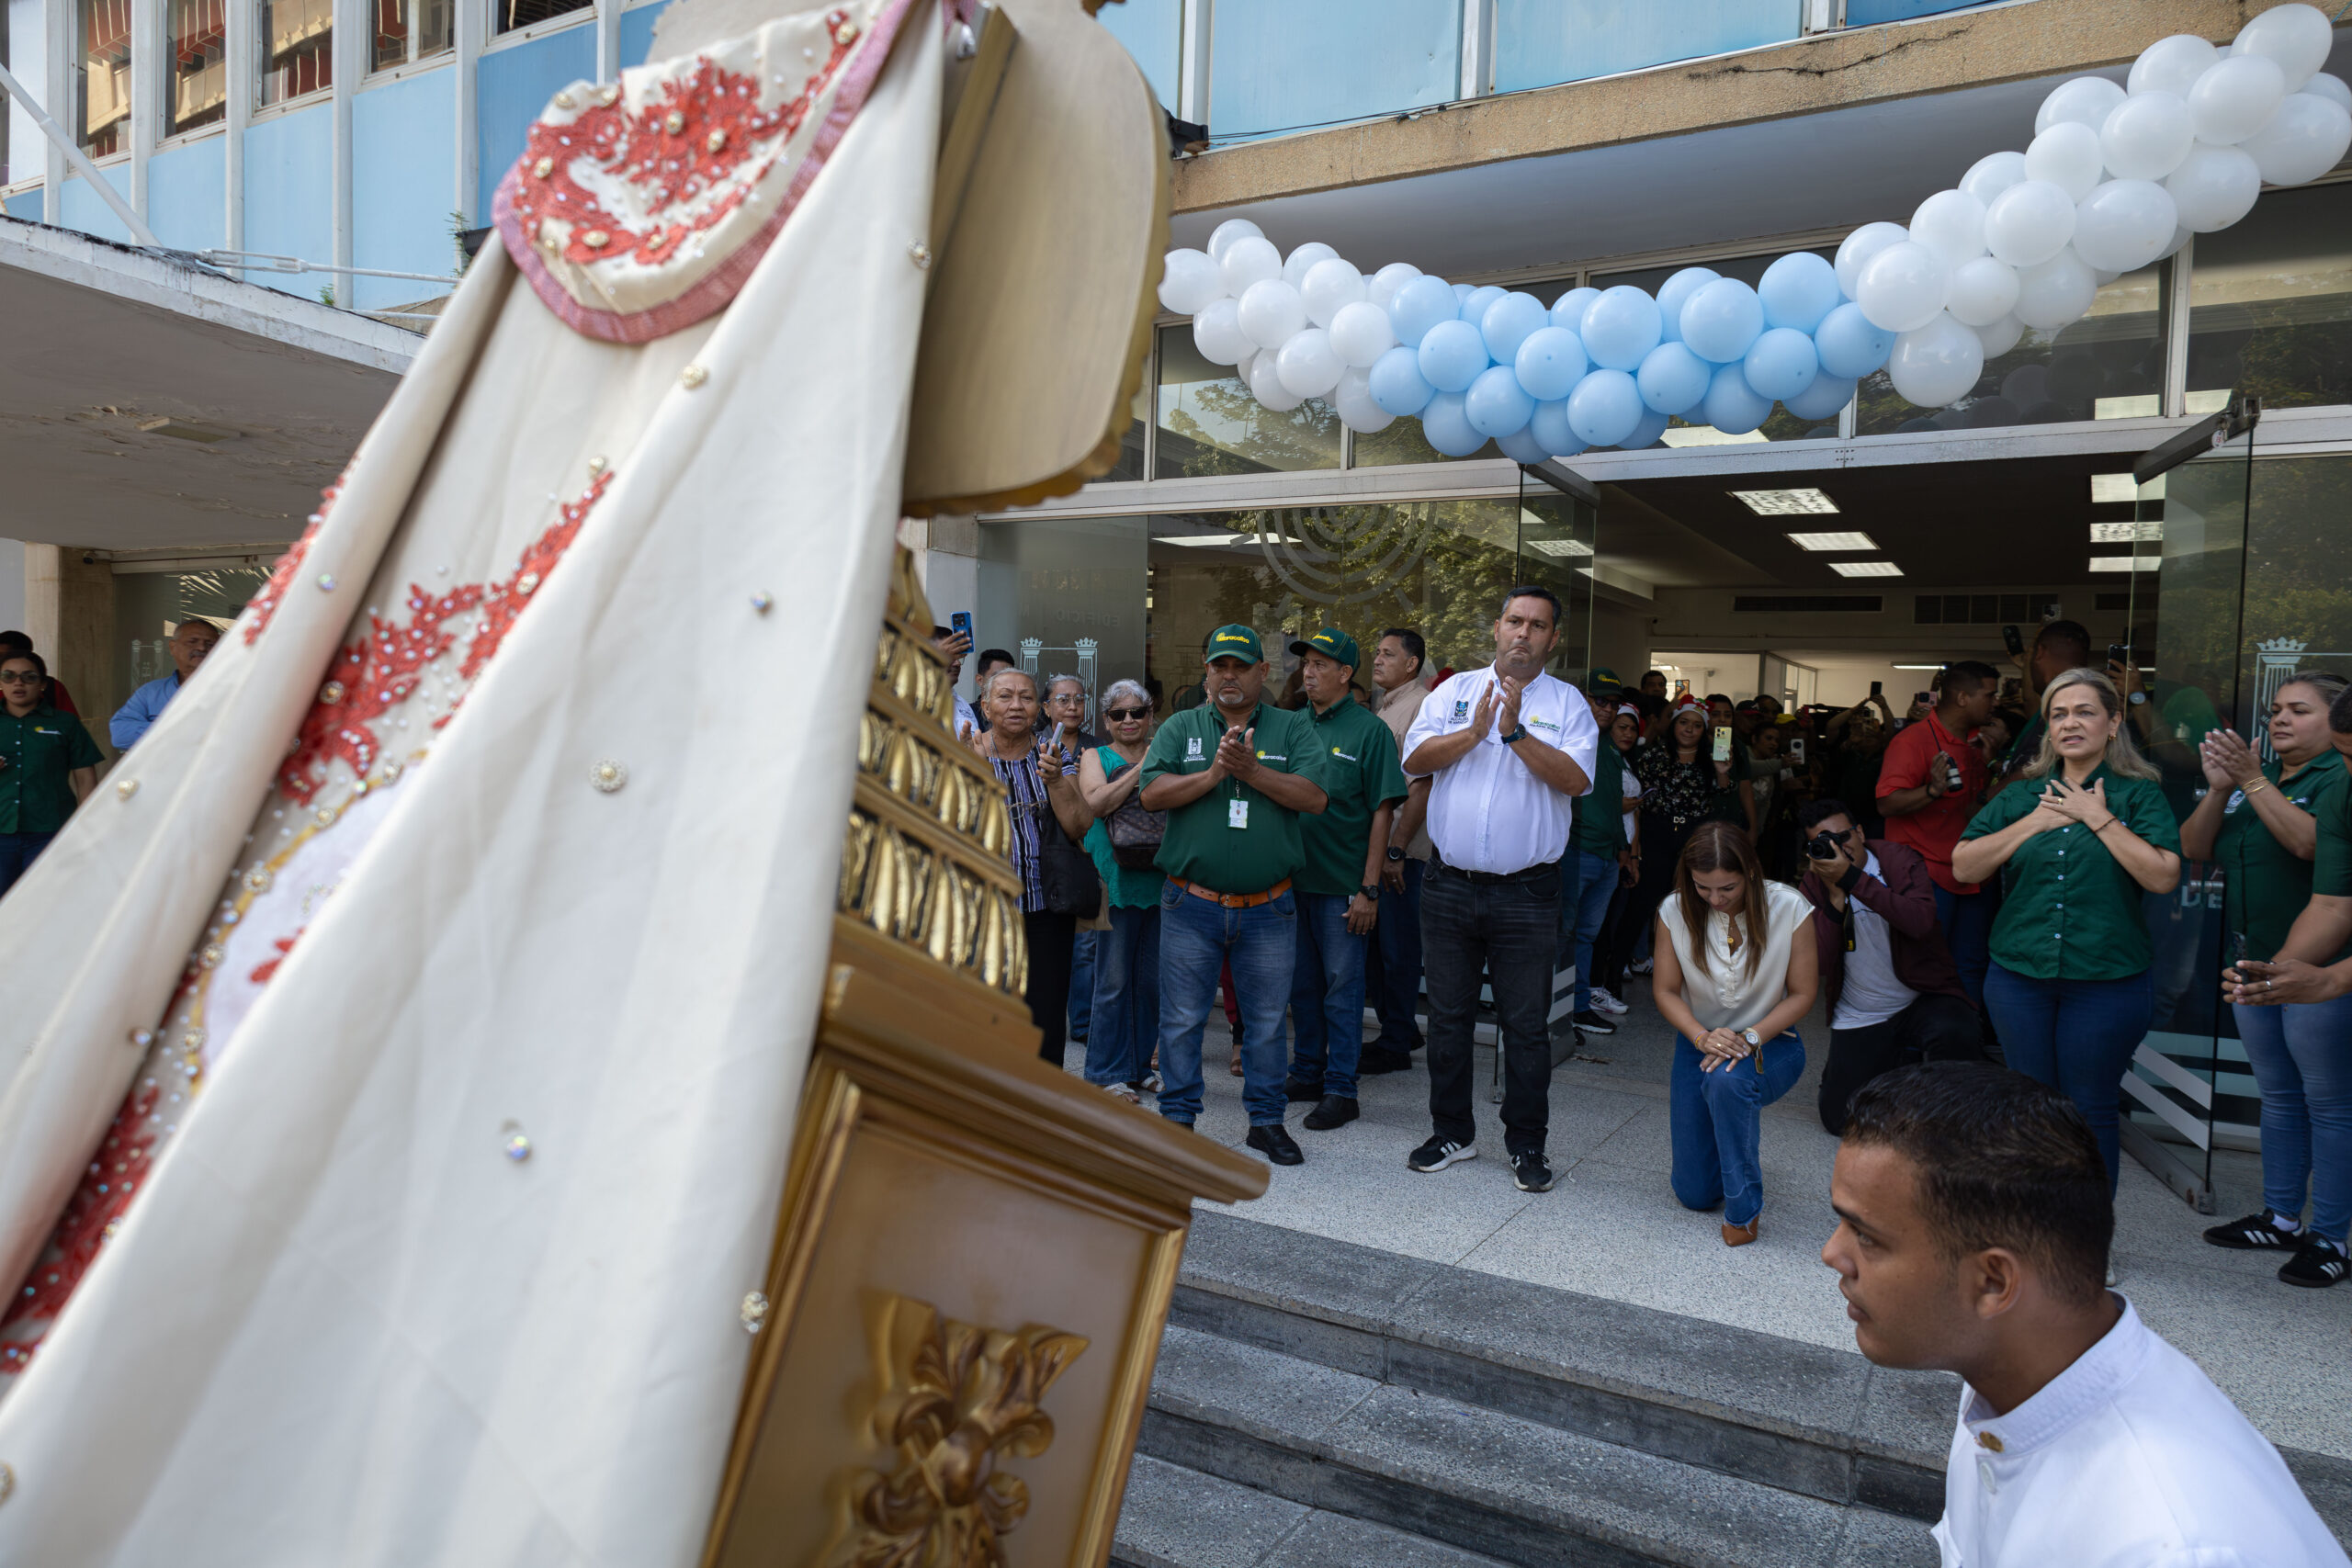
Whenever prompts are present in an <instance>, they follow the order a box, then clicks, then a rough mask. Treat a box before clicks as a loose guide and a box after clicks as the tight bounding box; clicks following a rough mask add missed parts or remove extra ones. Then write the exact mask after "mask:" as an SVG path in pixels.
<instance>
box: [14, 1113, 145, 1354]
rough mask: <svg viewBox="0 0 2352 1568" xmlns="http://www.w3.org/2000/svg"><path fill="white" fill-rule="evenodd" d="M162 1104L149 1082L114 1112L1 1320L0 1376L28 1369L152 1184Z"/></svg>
mask: <svg viewBox="0 0 2352 1568" xmlns="http://www.w3.org/2000/svg"><path fill="white" fill-rule="evenodd" d="M162 1100H163V1090H162V1089H159V1088H157V1087H156V1086H155V1083H154V1082H153V1081H150V1082H147V1083H145V1084H142V1086H141V1087H140V1088H139V1089H135V1090H133V1091H132V1093H131V1095H130V1098H129V1099H128V1100H124V1101H123V1103H122V1109H121V1110H120V1111H118V1112H116V1114H115V1119H114V1124H113V1125H112V1126H111V1127H108V1128H107V1135H106V1138H105V1141H103V1142H102V1143H100V1144H99V1145H98V1152H97V1153H96V1155H95V1156H92V1157H91V1160H90V1167H89V1168H88V1169H87V1170H85V1171H84V1172H83V1173H82V1180H81V1184H80V1185H79V1186H77V1187H76V1188H75V1189H74V1196H73V1198H72V1199H71V1200H69V1201H67V1203H66V1205H65V1213H64V1215H63V1216H62V1218H61V1219H59V1221H58V1222H57V1229H56V1231H55V1232H54V1233H52V1234H51V1236H50V1238H49V1245H48V1246H47V1247H44V1248H42V1249H41V1254H40V1258H37V1259H36V1260H35V1261H34V1263H33V1267H32V1271H31V1272H30V1273H29V1274H28V1275H26V1276H25V1280H24V1283H23V1288H22V1289H20V1290H18V1291H17V1294H16V1298H15V1299H14V1300H13V1301H11V1302H10V1303H8V1314H7V1315H6V1317H5V1318H0V1376H6V1375H7V1374H8V1373H11V1372H21V1371H24V1370H25V1368H26V1367H28V1366H29V1365H31V1363H32V1359H33V1352H34V1350H35V1349H37V1348H39V1347H40V1341H41V1339H42V1337H43V1336H44V1335H46V1333H47V1332H48V1325H49V1324H50V1323H51V1321H52V1320H53V1319H55V1317H56V1316H57V1314H59V1313H61V1312H63V1311H64V1310H65V1303H66V1302H67V1301H68V1300H70V1299H71V1298H72V1297H73V1294H74V1289H75V1287H76V1286H78V1285H80V1284H81V1282H82V1277H83V1276H84V1275H85V1274H87V1273H88V1272H89V1271H90V1265H91V1264H93V1263H96V1261H97V1260H98V1253H99V1251H100V1250H101V1249H102V1248H103V1247H105V1246H106V1243H107V1232H108V1230H109V1229H110V1227H112V1226H113V1224H114V1223H115V1222H116V1221H118V1220H119V1219H120V1218H122V1216H123V1214H124V1213H126V1212H128V1211H129V1209H130V1202H131V1199H132V1198H133V1197H134V1196H135V1195H136V1194H137V1192H138V1190H139V1188H140V1186H141V1183H143V1182H144V1181H145V1180H146V1178H147V1170H148V1166H149V1162H150V1157H151V1156H152V1155H153V1151H154V1145H155V1134H156V1129H157V1127H158V1126H159V1124H160V1122H159V1117H158V1111H157V1107H158V1106H159V1105H160V1104H161V1103H162ZM27 1325H31V1326H29V1327H28V1326H27Z"/></svg>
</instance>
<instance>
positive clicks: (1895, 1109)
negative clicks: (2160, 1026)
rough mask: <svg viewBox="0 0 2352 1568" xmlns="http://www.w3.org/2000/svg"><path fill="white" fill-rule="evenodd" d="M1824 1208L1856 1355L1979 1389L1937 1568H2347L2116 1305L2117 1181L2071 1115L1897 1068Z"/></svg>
mask: <svg viewBox="0 0 2352 1568" xmlns="http://www.w3.org/2000/svg"><path fill="white" fill-rule="evenodd" d="M1830 1205H1831V1207H1832V1208H1834V1209H1835V1210H1836V1211H1837V1213H1838V1220H1839V1222H1840V1223H1839V1224H1838V1229H1837V1231H1836V1232H1835V1233H1834V1234H1833V1235H1831V1236H1830V1238H1829V1241H1828V1243H1827V1244H1826V1246H1824V1247H1822V1249H1821V1260H1822V1261H1823V1262H1824V1263H1826V1264H1827V1265H1829V1267H1830V1268H1832V1269H1836V1270H1837V1271H1838V1289H1839V1290H1840V1291H1841V1292H1844V1294H1845V1297H1846V1315H1847V1316H1849V1317H1850V1318H1852V1319H1853V1320H1854V1339H1855V1343H1856V1344H1857V1345H1858V1346H1859V1347H1860V1349H1861V1352H1862V1354H1863V1355H1865V1356H1867V1357H1869V1358H1870V1359H1871V1360H1872V1361H1875V1362H1877V1363H1878V1364H1879V1365H1881V1366H1886V1367H1906V1368H1935V1369H1938V1370H1940V1371H1952V1372H1958V1373H1959V1374H1960V1375H1961V1377H1962V1379H1964V1380H1965V1385H1964V1386H1963V1387H1962V1389H1961V1403H1960V1419H1959V1423H1958V1425H1957V1427H1955V1429H1954V1431H1953V1433H1952V1441H1951V1455H1950V1458H1949V1460H1948V1461H1947V1464H1946V1468H1945V1473H1944V1517H1943V1519H1942V1521H1941V1522H1940V1523H1939V1524H1938V1525H1937V1526H1936V1531H1935V1534H1936V1541H1937V1544H1938V1545H1939V1547H1940V1548H1941V1549H1942V1552H1943V1568H2045V1565H2048V1564H2064V1565H2065V1568H2099V1565H2109V1564H2112V1565H2115V1568H2124V1565H2127V1564H2128V1565H2129V1568H2344V1565H2345V1562H2346V1558H2345V1555H2344V1550H2343V1548H2341V1547H2340V1546H2338V1545H2337V1544H2336V1543H2335V1538H2334V1537H2333V1536H2332V1535H2330V1534H2329V1533H2328V1529H2327V1527H2326V1526H2325V1525H2324V1524H2322V1523H2321V1522H2320V1518H2319V1516H2318V1514H2317V1513H2315V1512H2314V1511H2313V1510H2312V1506H2311V1504H2310V1502H2309V1501H2308V1500H2306V1499H2305V1498H2304V1496H2303V1495H2302V1491H2301V1488H2300V1487H2299V1486H2297V1485H2296V1483H2295V1478H2294V1476H2293V1475H2292V1474H2290V1472H2288V1469H2287V1466H2286V1464H2285V1463H2284V1462H2283V1461H2281V1460H2280V1459H2279V1457H2278V1450H2275V1449H2273V1448H2272V1447H2271V1446H2270V1445H2269V1443H2267V1441H2265V1440H2264V1439H2263V1438H2262V1435H2261V1434H2260V1433H2258V1432H2256V1430H2255V1429H2254V1427H2252V1426H2251V1425H2250V1424H2249V1423H2248V1422H2247V1421H2246V1418H2245V1416H2242V1415H2240V1414H2239V1413H2238V1409H2237V1406H2235V1405H2233V1404H2231V1403H2230V1401H2229V1399H2228V1397H2227V1396H2226V1395H2224V1394H2223V1393H2222V1391H2221V1390H2219V1389H2217V1388H2215V1387H2214V1386H2213V1384H2212V1382H2211V1381H2210V1380H2209V1379H2207V1377H2206V1376H2205V1374H2204V1373H2203V1372H2201V1371H2199V1370H2198V1368H2197V1365H2196V1363H2195V1362H2193V1361H2191V1360H2189V1359H2188V1357H2186V1356H2184V1355H2182V1354H2181V1353H2180V1352H2179V1351H2177V1350H2176V1349H2174V1348H2172V1347H2171V1346H2170V1345H2167V1344H2166V1343H2165V1341H2164V1340H2162V1339H2160V1338H2158V1337H2156V1336H2155V1335H2154V1334H2153V1333H2151V1332H2150V1331H2149V1330H2148V1328H2147V1327H2146V1326H2145V1325H2143V1324H2142V1323H2141V1321H2140V1318H2139V1314H2137V1313H2135V1312H2133V1311H2132V1310H2131V1303H2129V1302H2126V1301H2124V1300H2123V1299H2122V1298H2121V1297H2120V1296H2118V1295H2116V1294H2114V1293H2113V1292H2109V1291H2108V1290H2105V1289H2103V1288H2102V1286H2101V1279H2102V1277H2103V1275H2104V1273H2105V1270H2106V1267H2107V1250H2108V1246H2109V1242H2110V1241H2111V1240H2112V1239H2113V1237H2114V1234H2115V1209H2114V1204H2113V1201H2112V1200H2111V1199H2110V1198H2109V1195H2108V1190H2107V1166H2106V1163H2105V1161H2104V1160H2103V1159H2102V1158H2101V1157H2100V1155H2099V1150H2098V1142H2097V1140H2096V1139H2094V1138H2093V1137H2092V1135H2091V1131H2090V1127H2089V1124H2088V1123H2087V1122H2085V1121H2084V1120H2083V1117H2082V1113H2081V1112H2080V1111H2077V1110H2075V1107H2074V1105H2073V1104H2072V1102H2070V1101H2069V1100H2066V1098H2065V1097H2064V1095H2061V1094H2059V1093H2057V1092H2055V1091H2054V1090H2052V1089H2045V1088H2043V1087H2042V1086H2041V1085H2040V1084H2037V1083H2035V1082H2034V1081H2033V1080H2032V1079H2030V1078H2028V1077H2025V1076H2024V1075H2022V1074H2019V1073H2013V1072H2010V1071H2009V1070H2007V1068H2004V1067H1996V1066H1991V1065H1990V1064H1987V1063H1981V1062H1928V1063H1922V1064H1921V1065H1919V1066H1911V1067H1899V1068H1897V1069H1895V1070H1894V1072H1892V1073H1889V1074H1887V1075H1886V1076H1885V1077H1881V1078H1879V1079H1877V1080H1876V1081H1874V1082H1872V1083H1871V1084H1869V1085H1867V1086H1866V1087H1864V1088H1863V1089H1861V1091H1860V1093H1858V1094H1856V1095H1855V1097H1854V1100H1853V1104H1852V1108H1851V1111H1850V1113H1849V1117H1848V1120H1847V1123H1846V1135H1845V1141H1844V1142H1843V1143H1842V1144H1841V1145H1839V1146H1838V1164H1837V1168H1836V1171H1835V1173H1834V1174H1833V1176H1832V1177H1831V1179H1830Z"/></svg>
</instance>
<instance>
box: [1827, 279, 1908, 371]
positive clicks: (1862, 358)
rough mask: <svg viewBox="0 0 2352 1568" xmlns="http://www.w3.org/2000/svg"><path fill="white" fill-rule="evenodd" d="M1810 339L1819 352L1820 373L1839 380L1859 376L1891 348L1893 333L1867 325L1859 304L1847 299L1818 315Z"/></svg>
mask: <svg viewBox="0 0 2352 1568" xmlns="http://www.w3.org/2000/svg"><path fill="white" fill-rule="evenodd" d="M1813 342H1814V346H1815V349H1817V350H1818V351H1819V352H1820V355H1821V373H1822V374H1823V375H1825V376H1835V377H1837V378H1838V379H1839V380H1859V379H1860V378H1862V377H1864V376H1867V375H1869V374H1870V373H1871V371H1873V370H1875V369H1877V368H1878V367H1880V366H1882V365H1883V364H1885V363H1886V356H1887V355H1890V354H1892V353H1894V333H1890V332H1883V331H1881V330H1880V329H1879V328H1877V327H1874V326H1872V325H1871V321H1870V318H1869V317H1868V316H1865V315H1863V314H1862V308H1861V307H1860V305H1857V304H1855V303H1854V302H1853V301H1852V300H1850V299H1849V300H1847V301H1846V303H1844V304H1843V305H1840V306H1838V308H1837V309H1836V310H1832V311H1830V312H1829V314H1827V315H1826V316H1824V317H1822V318H1821V324H1820V325H1819V326H1817V327H1815V328H1814V329H1813Z"/></svg>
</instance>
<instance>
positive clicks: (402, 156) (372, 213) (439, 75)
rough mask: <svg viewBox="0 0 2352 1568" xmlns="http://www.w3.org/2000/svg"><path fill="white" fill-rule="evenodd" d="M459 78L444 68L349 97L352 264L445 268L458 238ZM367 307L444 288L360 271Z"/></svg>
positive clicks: (355, 283) (356, 297) (357, 298)
mask: <svg viewBox="0 0 2352 1568" xmlns="http://www.w3.org/2000/svg"><path fill="white" fill-rule="evenodd" d="M457 80H458V73H457V72H456V71H455V70H454V69H451V68H449V67H447V66H445V67H443V68H442V69H440V70H437V71H426V72H423V73H419V74H417V75H414V76H405V77H402V78H401V80H399V81H397V82H388V83H386V84H384V85H382V86H380V87H370V88H368V90H367V91H365V92H363V93H360V94H359V95H358V96H356V97H354V98H353V99H352V100H351V195H352V202H351V264H352V265H354V266H380V267H389V268H391V269H394V270H396V271H400V272H430V273H444V272H447V271H448V270H449V269H450V267H451V266H452V265H455V258H456V256H457V245H456V242H454V241H453V240H452V239H451V238H450V229H451V227H452V225H451V220H450V217H449V214H450V211H451V209H454V208H455V207H456V206H457V205H458V200H457V192H456V184H455V181H456V169H457V166H458V142H457V136H458V130H457ZM351 289H352V291H351V299H352V301H353V302H354V303H355V304H356V306H357V307H358V308H359V309H360V310H377V309H380V308H382V307H383V306H386V305H404V304H408V303H410V302H412V301H413V300H418V299H432V298H433V297H434V296H435V295H436V294H440V293H444V292H446V290H444V289H439V288H435V287H434V286H433V285H432V284H430V283H418V282H413V281H411V280H409V279H405V278H396V277H355V278H353V279H352V280H351Z"/></svg>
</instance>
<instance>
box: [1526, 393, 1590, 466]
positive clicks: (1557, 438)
mask: <svg viewBox="0 0 2352 1568" xmlns="http://www.w3.org/2000/svg"><path fill="white" fill-rule="evenodd" d="M1527 434H1529V435H1531V436H1532V437H1533V438H1534V439H1535V440H1536V441H1538V442H1540V443H1542V445H1543V447H1544V451H1546V452H1549V453H1550V454H1551V455H1552V456H1553V457H1575V456H1576V455H1577V453H1579V452H1581V451H1583V450H1584V443H1583V442H1581V441H1579V440H1577V433H1576V432H1575V431H1573V430H1571V429H1569V428H1568V400H1567V399H1566V398H1560V399H1557V400H1554V401H1551V402H1542V403H1537V404H1536V405H1535V412H1533V413H1532V414H1530V415H1528V417H1527Z"/></svg>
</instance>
